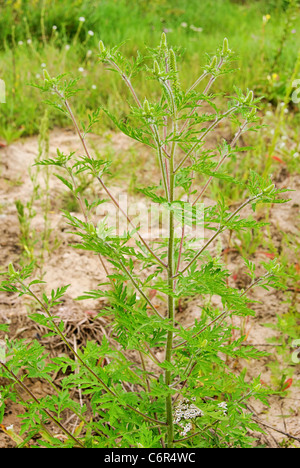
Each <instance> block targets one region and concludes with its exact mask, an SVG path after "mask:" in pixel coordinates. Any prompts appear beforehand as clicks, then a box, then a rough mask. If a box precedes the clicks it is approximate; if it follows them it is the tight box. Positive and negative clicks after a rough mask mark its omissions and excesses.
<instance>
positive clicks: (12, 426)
mask: <svg viewBox="0 0 300 468" xmlns="http://www.w3.org/2000/svg"><path fill="white" fill-rule="evenodd" d="M6 430H7V431H13V430H14V425H13V424H11V425H10V426H6Z"/></svg>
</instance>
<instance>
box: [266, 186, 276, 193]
mask: <svg viewBox="0 0 300 468" xmlns="http://www.w3.org/2000/svg"><path fill="white" fill-rule="evenodd" d="M274 189H275V185H274V184H271V185H269V186H268V187H266V188H265V189H264V193H271V192H273V190H274Z"/></svg>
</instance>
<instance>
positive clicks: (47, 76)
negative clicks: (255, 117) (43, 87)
mask: <svg viewBox="0 0 300 468" xmlns="http://www.w3.org/2000/svg"><path fill="white" fill-rule="evenodd" d="M43 75H44V80H45V81H46V82H49V81H51V77H50V75H49V73H48V72H47V70H46V69H45V68H44V70H43Z"/></svg>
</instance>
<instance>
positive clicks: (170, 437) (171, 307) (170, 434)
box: [165, 142, 176, 448]
mask: <svg viewBox="0 0 300 468" xmlns="http://www.w3.org/2000/svg"><path fill="white" fill-rule="evenodd" d="M174 154H175V142H174V143H173V146H172V151H171V157H170V164H169V183H170V189H169V202H170V203H172V202H173V201H174V187H175V177H176V175H175V174H174ZM174 273H175V272H174V212H173V210H172V209H171V210H170V212H169V242H168V269H167V274H168V287H169V291H173V289H174V281H175V280H174ZM168 319H169V322H170V325H172V330H169V331H168V335H167V344H166V356H165V360H166V362H169V363H171V360H172V351H173V326H174V322H175V300H174V297H173V295H171V294H169V295H168ZM171 383H172V382H171V371H170V370H168V369H167V370H166V371H165V384H166V385H167V386H168V387H169V388H170V385H171ZM166 413H167V426H168V429H167V447H168V448H172V447H173V441H174V424H173V409H172V395H171V393H170V394H168V396H167V397H166Z"/></svg>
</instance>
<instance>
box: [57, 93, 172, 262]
mask: <svg viewBox="0 0 300 468" xmlns="http://www.w3.org/2000/svg"><path fill="white" fill-rule="evenodd" d="M55 92H56V94H57V95H58V96H59V97H60V98H61V99H62V101H63V103H64V105H65V107H66V109H67V111H68V114H69V116H70V117H71V120H72V122H73V124H74V127H75V130H76V132H77V134H78V136H79V138H80V141H81V143H82V146H83V149H84V151H85V154H86V156H87V158H88V159H92V157H91V155H90V152H89V150H88V147H87V145H86V142H85V139H84V136H83V134H82V132H81V130H80V128H79V125H78V123H77V120H76V118H75V116H74V114H73V111H72V109H71V107H70V104H69V102H68V101H67V99H65V98H64V96H63V95H62V94H61V93H60V91H59V90H58V89H57V88H55ZM96 179H97V180H98V182H100V184H101V186H102V188H103V189H104V191H105V192H106V194H107V195H108V196H109V198H110V199H111V201H112V202H113V204H114V205H115V206H116V207H117V209H118V210H119V211H120V212H121V213H122V214H123V216H124V217H125V218H126V219H127V222H128V223H129V224H130V226H131V227H132V228H133V229H134V230H135V231H136V233H137V235H138V237H139V239H140V241H141V242H142V243H143V244H144V246H145V247H146V249H147V250H148V252H149V253H150V254H151V255H152V257H153V258H155V259H156V261H157V262H158V263H160V265H162V266H163V267H164V268H167V265H166V264H165V262H163V261H162V260H161V259H160V258H159V257H158V256H157V255H156V254H155V253H154V252H153V250H152V249H151V247H150V246H149V245H148V244H147V242H146V241H145V240H144V238H143V237H142V236H141V234H140V233H139V231H138V230H137V227H136V226H135V225H134V223H133V222H132V221H131V219H130V218H129V216H128V215H127V214H126V213H125V211H124V210H123V209H122V207H121V206H120V204H119V203H118V202H117V200H116V199H115V197H114V196H113V194H112V193H111V192H110V190H109V189H108V187H107V186H106V184H105V183H104V181H103V179H102V177H100V176H99V175H97V176H96Z"/></svg>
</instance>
